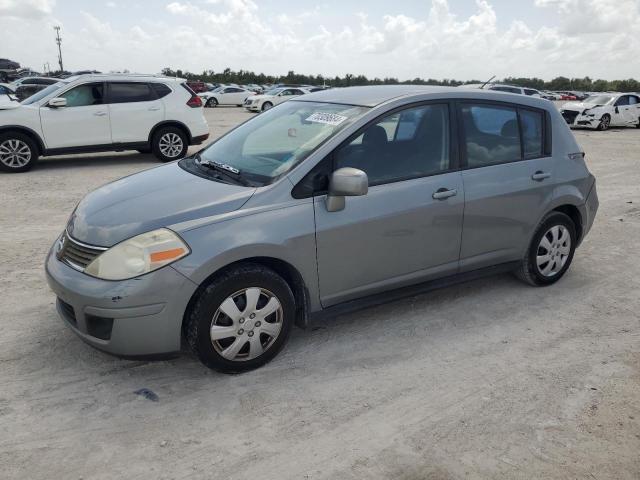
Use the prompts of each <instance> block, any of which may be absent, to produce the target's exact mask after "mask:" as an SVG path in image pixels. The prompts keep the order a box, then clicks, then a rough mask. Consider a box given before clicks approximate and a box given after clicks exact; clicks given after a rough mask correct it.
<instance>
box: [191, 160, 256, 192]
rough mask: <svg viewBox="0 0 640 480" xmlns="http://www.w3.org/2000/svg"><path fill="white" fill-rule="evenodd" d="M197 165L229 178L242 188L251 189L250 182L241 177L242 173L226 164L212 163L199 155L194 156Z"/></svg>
mask: <svg viewBox="0 0 640 480" xmlns="http://www.w3.org/2000/svg"><path fill="white" fill-rule="evenodd" d="M195 158H196V162H197V163H198V165H201V166H203V167H208V168H211V169H212V170H215V171H216V172H218V173H219V174H221V175H223V176H224V177H226V178H230V179H231V180H232V181H233V182H235V183H239V184H240V185H242V186H244V187H251V182H249V181H248V180H247V179H246V178H244V177H243V176H242V172H241V171H240V170H238V169H237V168H234V167H232V166H231V165H227V164H226V163H220V162H213V161H210V160H203V159H202V157H201V156H200V155H199V154H196V155H195Z"/></svg>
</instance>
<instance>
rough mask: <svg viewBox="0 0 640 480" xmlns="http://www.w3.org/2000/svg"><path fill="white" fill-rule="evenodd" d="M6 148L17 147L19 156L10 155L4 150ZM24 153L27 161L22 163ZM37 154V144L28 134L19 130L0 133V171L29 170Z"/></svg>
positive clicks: (18, 171) (17, 171) (36, 158)
mask: <svg viewBox="0 0 640 480" xmlns="http://www.w3.org/2000/svg"><path fill="white" fill-rule="evenodd" d="M8 148H12V149H13V148H17V149H18V150H19V153H21V155H20V157H19V158H18V157H15V156H12V155H11V156H10V155H9V154H8V153H7V152H8V150H6V149H8ZM27 149H28V151H27ZM3 152H4V153H5V154H6V156H5V155H3ZM25 155H26V156H28V161H27V163H23V161H24V160H23V159H24V158H25ZM38 155H39V151H38V146H37V145H36V142H34V141H33V140H32V139H31V137H29V136H28V135H25V134H23V133H20V132H4V133H0V171H3V172H9V173H20V172H26V171H29V170H31V169H32V168H33V166H34V165H35V164H36V162H37V161H38Z"/></svg>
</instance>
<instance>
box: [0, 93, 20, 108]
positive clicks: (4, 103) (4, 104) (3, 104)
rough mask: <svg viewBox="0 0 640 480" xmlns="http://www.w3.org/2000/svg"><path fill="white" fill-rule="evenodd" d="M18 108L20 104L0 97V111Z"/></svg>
mask: <svg viewBox="0 0 640 480" xmlns="http://www.w3.org/2000/svg"><path fill="white" fill-rule="evenodd" d="M15 108H20V102H18V101H15V100H11V99H10V98H9V97H8V96H7V95H0V110H13V109H15Z"/></svg>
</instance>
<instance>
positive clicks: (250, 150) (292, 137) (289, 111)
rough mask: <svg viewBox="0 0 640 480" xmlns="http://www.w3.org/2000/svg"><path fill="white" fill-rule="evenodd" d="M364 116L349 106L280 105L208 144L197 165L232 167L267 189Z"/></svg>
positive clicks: (355, 108) (294, 103)
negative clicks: (266, 186) (209, 164)
mask: <svg viewBox="0 0 640 480" xmlns="http://www.w3.org/2000/svg"><path fill="white" fill-rule="evenodd" d="M367 110H368V108H365V107H356V106H353V105H337V104H329V103H318V102H296V101H292V102H286V103H283V104H281V105H279V106H278V107H275V108H272V109H270V110H268V111H266V112H264V113H261V114H260V115H258V116H256V117H254V118H252V119H251V120H249V121H248V122H246V123H244V124H242V125H240V126H239V127H238V128H236V129H235V130H233V131H231V132H230V133H228V134H227V135H225V136H223V137H222V138H220V139H219V140H218V141H216V142H215V143H213V144H211V145H210V146H209V147H208V148H206V149H205V150H203V151H202V152H200V162H201V163H207V162H209V163H216V164H218V165H220V164H222V165H225V166H226V167H232V168H233V169H236V170H239V172H240V173H239V174H240V176H242V177H243V178H244V179H245V180H248V181H249V182H251V183H253V184H256V185H260V186H262V185H268V184H270V183H272V182H273V181H275V180H276V179H277V178H278V177H280V176H282V175H284V174H286V173H287V172H288V171H289V170H291V169H292V168H293V167H294V166H295V165H297V164H298V163H300V162H301V161H303V160H304V159H305V158H307V157H308V156H309V155H310V154H311V153H312V152H314V151H315V150H316V149H317V148H318V147H319V146H320V145H321V144H322V143H324V142H325V141H326V140H327V139H328V138H330V137H331V136H333V135H335V134H336V133H337V132H338V131H340V130H342V129H343V128H345V127H346V126H347V125H349V124H350V123H352V122H353V121H354V120H355V119H356V118H358V117H360V116H361V115H363V114H364V113H365V112H366V111H367Z"/></svg>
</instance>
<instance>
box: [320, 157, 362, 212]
mask: <svg viewBox="0 0 640 480" xmlns="http://www.w3.org/2000/svg"><path fill="white" fill-rule="evenodd" d="M368 191H369V178H368V177H367V174H366V173H364V172H363V171H362V170H358V169H357V168H350V167H346V168H339V169H338V170H336V171H335V172H333V173H332V174H331V179H330V180H329V194H328V195H327V201H326V206H327V211H329V212H339V211H340V210H344V206H345V200H344V197H359V196H362V195H366V194H367V192H368Z"/></svg>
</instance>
